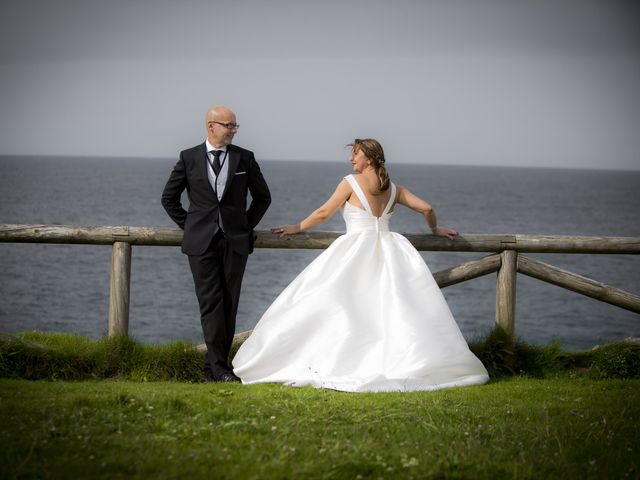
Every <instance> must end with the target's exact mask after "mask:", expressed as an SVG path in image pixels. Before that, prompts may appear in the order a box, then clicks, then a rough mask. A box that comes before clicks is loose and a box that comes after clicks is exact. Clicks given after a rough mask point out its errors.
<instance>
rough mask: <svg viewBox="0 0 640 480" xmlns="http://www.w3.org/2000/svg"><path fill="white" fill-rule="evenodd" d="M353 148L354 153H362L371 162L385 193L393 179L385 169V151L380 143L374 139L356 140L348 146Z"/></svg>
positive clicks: (381, 188) (381, 189)
mask: <svg viewBox="0 0 640 480" xmlns="http://www.w3.org/2000/svg"><path fill="white" fill-rule="evenodd" d="M347 146H348V147H351V148H353V151H354V152H358V151H360V150H361V151H362V153H364V155H365V156H366V157H367V158H368V159H369V160H370V161H371V166H372V167H373V168H374V169H375V171H376V174H377V175H378V180H379V181H380V191H381V192H384V191H385V190H386V189H388V188H389V185H390V183H391V179H390V178H389V173H388V172H387V168H386V167H385V161H386V160H385V158H384V150H382V145H380V142H378V141H377V140H375V139H373V138H356V139H355V140H354V141H353V143H350V144H349V145H347Z"/></svg>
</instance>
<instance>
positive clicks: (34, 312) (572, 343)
mask: <svg viewBox="0 0 640 480" xmlns="http://www.w3.org/2000/svg"><path fill="white" fill-rule="evenodd" d="M174 163H175V160H174V159H148V158H131V159H122V158H97V157H96V158H65V157H44V158H43V157H12V156H4V157H0V199H1V202H0V223H23V224H74V225H129V226H175V225H174V224H173V223H172V221H171V220H170V219H169V217H168V216H167V215H166V213H165V212H164V209H163V208H162V206H161V205H160V195H161V192H162V189H163V187H164V183H165V182H166V180H167V178H168V176H169V173H170V171H171V169H172V167H173V164H174ZM260 165H261V168H262V170H263V173H264V175H265V177H266V179H267V181H268V183H269V186H270V188H271V192H272V197H273V203H272V205H271V207H270V209H269V211H268V212H267V214H266V215H265V217H264V218H263V220H262V221H261V223H260V225H259V226H258V229H264V230H266V229H268V228H269V227H271V226H275V225H280V224H285V223H295V222H298V221H299V220H301V219H303V218H304V217H305V216H306V215H307V214H308V213H310V212H311V211H312V210H313V209H314V208H316V207H317V206H319V205H320V204H321V203H323V202H324V200H326V199H327V198H328V196H329V195H330V194H331V193H332V192H333V190H334V188H335V187H336V185H337V184H338V182H339V181H340V179H341V178H342V177H343V176H344V175H347V174H349V173H350V171H351V166H350V164H349V163H348V162H347V161H346V160H345V162H343V163H332V162H285V161H275V160H271V161H270V160H262V161H260ZM389 170H390V174H391V178H392V180H393V181H394V182H396V183H398V184H400V185H403V186H405V187H407V188H409V189H410V190H411V191H412V192H414V193H415V194H417V195H418V196H420V197H422V198H424V199H425V200H427V201H428V202H429V203H431V204H432V205H433V206H434V208H435V209H436V213H437V215H438V220H439V224H440V225H444V226H449V227H452V228H455V229H457V230H459V231H460V232H461V233H463V234H464V233H487V234H516V233H518V234H550V235H551V234H553V235H602V236H640V213H639V212H640V193H639V192H640V172H636V171H634V172H628V171H627V172H625V171H608V170H570V169H540V168H508V167H468V166H446V165H411V164H397V165H396V164H393V163H390V164H389ZM185 202H186V199H185ZM391 228H392V229H393V230H394V231H397V232H411V233H419V232H423V233H425V232H427V228H426V225H425V224H424V221H423V220H422V219H421V217H420V216H419V215H418V214H416V213H414V212H412V211H410V210H408V209H405V208H402V207H399V208H398V209H397V211H396V213H395V214H394V216H393V218H392V220H391ZM316 230H336V231H344V225H343V222H342V218H341V215H340V214H339V213H338V214H336V215H335V216H334V217H333V218H332V219H331V220H330V221H329V222H327V223H326V224H324V225H321V226H320V227H317V228H316ZM320 253H321V252H320V251H319V250H278V249H256V251H255V252H254V254H253V255H251V256H250V258H249V262H248V266H247V271H246V273H245V277H244V283H243V289H242V296H241V304H240V308H239V312H238V325H237V331H238V332H240V331H244V330H248V329H251V328H253V326H254V325H255V324H256V322H257V321H258V320H259V318H260V316H261V315H262V313H263V312H264V311H265V310H266V308H267V307H268V305H269V304H270V303H271V302H272V301H273V300H274V299H275V298H276V296H277V295H278V293H279V292H281V291H282V289H283V288H284V287H285V286H286V285H287V284H288V283H289V282H290V281H291V280H292V279H293V278H294V277H295V276H296V275H297V274H298V273H299V272H300V271H301V270H302V269H303V268H304V267H305V266H306V265H307V264H308V263H309V262H310V261H311V260H313V259H314V258H315V257H316V256H317V255H319V254H320ZM484 255H485V254H482V253H450V252H423V257H424V259H425V261H426V262H427V264H428V265H429V267H430V269H431V271H432V272H436V271H438V270H441V269H444V268H448V267H451V266H454V265H456V264H458V263H461V262H463V261H467V260H471V259H473V258H478V257H481V256H484ZM532 256H533V257H535V258H539V259H541V260H543V261H545V262H547V263H550V264H552V265H556V266H558V267H560V268H564V269H567V270H569V271H572V272H575V273H578V274H580V275H584V276H587V277H590V278H593V279H594V280H597V281H601V282H604V283H607V284H610V285H613V286H615V287H618V288H622V289H624V290H627V291H630V292H633V293H640V273H639V272H640V258H639V257H638V256H632V255H582V254H576V255H572V254H532ZM110 264H111V248H110V247H108V246H88V245H45V244H11V243H3V244H0V271H1V272H2V273H1V280H0V331H2V332H7V333H14V332H21V331H26V330H32V329H38V330H44V331H57V332H71V333H77V334H80V335H85V336H88V337H92V338H98V337H101V336H103V335H105V334H106V332H107V318H108V306H109V273H110ZM443 292H444V295H445V297H446V299H447V301H448V303H449V306H450V307H451V310H452V312H453V314H454V316H455V318H456V321H457V322H458V324H459V326H460V329H461V330H462V333H463V334H464V336H465V338H467V339H468V340H471V339H474V338H477V337H479V336H481V335H483V334H485V333H487V332H488V331H489V330H490V329H491V328H492V326H493V323H494V316H495V275H488V276H485V277H482V278H479V279H475V280H472V281H469V282H465V283H462V284H458V285H455V286H451V287H448V288H445V289H444V290H443ZM515 330H516V335H517V336H518V337H519V338H521V339H522V340H524V341H527V342H530V343H533V344H548V343H549V342H551V341H559V342H560V344H561V345H562V347H563V348H567V349H584V348H590V347H592V346H593V345H596V344H599V343H602V342H606V341H615V340H621V339H624V338H626V337H629V336H640V316H639V315H637V314H634V313H632V312H628V311H626V310H623V309H620V308H618V307H615V306H612V305H608V304H604V303H601V302H598V301H596V300H593V299H590V298H587V297H584V296H582V295H579V294H577V293H573V292H569V291H566V290H564V289H561V288H559V287H555V286H552V285H549V284H546V283H544V282H540V281H538V280H535V279H532V278H529V277H526V276H524V275H518V279H517V304H516V325H515ZM129 332H130V335H131V336H132V337H134V338H135V339H137V340H139V341H142V342H146V343H164V342H170V341H174V340H179V339H186V340H189V341H193V342H198V343H200V342H201V341H202V334H201V330H200V322H199V314H198V308H197V301H196V298H195V293H194V289H193V281H192V278H191V273H190V271H189V268H188V264H187V259H186V257H185V256H184V255H182V254H181V253H180V249H179V248H178V247H143V246H134V248H133V258H132V267H131V303H130V321H129Z"/></svg>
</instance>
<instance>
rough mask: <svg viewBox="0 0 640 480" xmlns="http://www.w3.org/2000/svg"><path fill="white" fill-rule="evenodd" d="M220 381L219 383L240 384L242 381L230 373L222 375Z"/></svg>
mask: <svg viewBox="0 0 640 480" xmlns="http://www.w3.org/2000/svg"><path fill="white" fill-rule="evenodd" d="M218 381H219V382H239V381H240V379H239V378H238V377H236V375H235V374H233V373H232V372H229V373H223V374H222V375H220V380H218Z"/></svg>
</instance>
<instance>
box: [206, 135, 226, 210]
mask: <svg viewBox="0 0 640 480" xmlns="http://www.w3.org/2000/svg"><path fill="white" fill-rule="evenodd" d="M205 143H206V146H207V157H208V159H209V161H208V162H207V176H208V177H209V183H210V184H211V188H213V191H214V192H216V193H217V194H218V200H220V199H221V198H222V195H223V194H224V187H225V185H226V184H227V176H228V175H227V173H228V172H229V152H228V151H227V146H226V145H225V146H224V147H219V148H216V147H214V146H213V145H211V144H210V143H209V140H207V141H206V142H205ZM211 150H220V151H221V152H222V153H221V154H220V172H219V173H218V176H217V177H216V174H215V173H214V172H213V167H212V166H211V165H213V154H212V153H210V152H211Z"/></svg>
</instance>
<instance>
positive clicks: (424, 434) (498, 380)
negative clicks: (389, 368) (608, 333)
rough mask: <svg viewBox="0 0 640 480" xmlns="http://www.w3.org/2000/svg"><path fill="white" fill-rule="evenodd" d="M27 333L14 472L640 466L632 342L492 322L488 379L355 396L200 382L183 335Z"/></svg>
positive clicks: (1, 368) (103, 474)
mask: <svg viewBox="0 0 640 480" xmlns="http://www.w3.org/2000/svg"><path fill="white" fill-rule="evenodd" d="M20 337H21V338H22V339H24V340H29V341H32V342H37V343H39V344H42V345H45V346H46V347H47V348H34V347H33V346H29V345H27V344H24V343H21V342H5V343H3V344H2V345H1V346H0V377H4V379H0V425H2V428H0V478H3V479H4V478H161V479H162V478H207V479H212V478H242V479H244V478H258V479H262V478H338V479H341V478H374V479H375V478H504V477H506V478H640V447H638V445H639V444H640V434H639V433H638V422H639V420H640V346H638V345H636V344H630V343H618V344H612V345H606V346H602V347H600V348H599V349H597V350H595V351H586V352H563V351H562V350H561V349H560V348H559V346H558V345H557V344H552V345H549V346H546V347H536V346H531V345H527V344H526V343H523V342H515V343H513V342H510V341H508V339H506V338H505V337H504V336H503V335H501V334H500V333H499V332H494V333H492V334H490V335H488V336H487V337H486V338H484V339H482V340H479V341H477V342H473V343H472V345H471V348H472V349H473V351H474V352H475V353H476V354H477V355H478V356H479V357H480V359H481V360H482V361H483V363H485V365H486V366H487V368H488V369H489V372H490V374H491V376H492V381H491V383H489V384H488V385H483V386H477V387H465V388H456V389H447V390H441V391H436V392H413V393H378V394H348V393H341V392H333V391H327V390H317V389H313V388H291V387H285V386H280V385H256V386H242V385H238V384H204V383H202V380H203V378H202V371H201V362H202V354H200V353H198V352H197V351H196V350H195V347H194V345H192V344H189V343H184V342H177V343H172V344H169V345H143V344H140V343H138V342H135V341H133V340H130V339H127V338H112V339H103V340H88V339H86V338H83V337H78V336H74V335H66V334H65V335H63V334H51V333H47V334H44V333H41V332H29V333H24V334H21V335H20ZM34 379H38V381H33V380H34ZM70 380H73V381H70ZM77 380H83V381H77ZM152 380H155V381H152Z"/></svg>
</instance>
